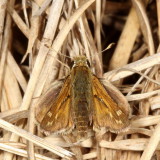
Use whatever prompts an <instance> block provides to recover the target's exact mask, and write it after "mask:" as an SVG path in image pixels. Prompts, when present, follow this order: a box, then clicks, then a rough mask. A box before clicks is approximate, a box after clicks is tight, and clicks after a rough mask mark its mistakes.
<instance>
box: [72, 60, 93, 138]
mask: <svg viewBox="0 0 160 160" xmlns="http://www.w3.org/2000/svg"><path fill="white" fill-rule="evenodd" d="M84 63H85V62H84ZM71 81H72V83H71V84H72V86H71V106H72V107H71V108H72V110H73V112H72V113H73V121H74V125H75V128H76V130H77V139H82V138H85V137H86V136H87V131H88V127H89V124H90V108H91V105H92V104H91V102H92V101H91V99H92V88H91V87H92V85H91V71H90V70H89V68H88V66H87V65H86V64H84V65H83V61H82V62H81V65H78V64H76V65H75V67H73V69H72V71H71Z"/></svg>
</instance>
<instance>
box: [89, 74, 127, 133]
mask: <svg viewBox="0 0 160 160" xmlns="http://www.w3.org/2000/svg"><path fill="white" fill-rule="evenodd" d="M92 82H93V97H94V98H93V101H94V105H93V106H94V114H93V127H94V128H95V129H96V128H97V129H99V128H100V127H107V128H108V129H109V130H110V131H113V132H118V131H120V130H122V129H123V128H126V127H127V126H128V125H129V123H128V113H127V112H126V110H124V109H123V108H122V107H121V106H119V105H118V104H117V103H116V102H115V101H114V100H113V99H112V98H111V96H110V95H109V94H108V93H107V91H106V90H105V88H104V86H103V85H102V84H101V82H100V81H99V79H98V78H97V77H96V76H93V77H92Z"/></svg>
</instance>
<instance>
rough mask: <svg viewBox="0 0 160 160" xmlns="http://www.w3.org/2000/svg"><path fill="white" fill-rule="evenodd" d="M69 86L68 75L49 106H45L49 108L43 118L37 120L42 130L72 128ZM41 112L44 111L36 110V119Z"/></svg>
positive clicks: (58, 130) (64, 130)
mask: <svg viewBox="0 0 160 160" xmlns="http://www.w3.org/2000/svg"><path fill="white" fill-rule="evenodd" d="M70 88H71V87H70V76H68V77H67V78H66V80H65V82H64V85H63V87H62V89H61V91H60V93H59V95H58V96H57V98H56V99H55V100H53V101H52V102H51V103H50V105H49V106H47V107H48V108H49V109H48V110H47V112H46V113H45V116H44V117H43V119H41V121H40V122H39V123H40V127H41V128H42V129H43V130H45V131H49V132H67V131H69V130H71V129H72V128H73V123H72V119H71V114H70V109H71V107H70V105H71V97H70ZM48 98H49V97H48ZM39 105H40V104H39ZM41 105H45V103H42V104H41ZM47 107H46V108H47ZM42 112H44V111H43V110H40V112H38V114H37V116H36V117H37V118H36V119H37V120H38V117H39V116H40V114H41V113H42Z"/></svg>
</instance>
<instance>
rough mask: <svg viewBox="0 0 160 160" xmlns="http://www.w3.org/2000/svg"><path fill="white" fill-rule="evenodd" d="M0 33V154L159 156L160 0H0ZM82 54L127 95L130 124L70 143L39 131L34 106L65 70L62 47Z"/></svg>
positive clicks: (114, 159) (134, 159) (11, 159)
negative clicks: (75, 143) (118, 129)
mask: <svg viewBox="0 0 160 160" xmlns="http://www.w3.org/2000/svg"><path fill="white" fill-rule="evenodd" d="M156 9H157V12H156ZM0 33H1V34H0V100H1V101H0V104H1V105H0V106H1V113H0V127H1V141H0V149H1V152H0V159H7V160H15V159H16V160H21V159H23V160H25V159H31V160H34V159H42V160H51V159H78V160H80V159H102V160H103V159H106V160H151V159H152V160H155V159H157V160H159V159H160V145H159V140H160V115H159V113H160V112H159V111H160V110H159V108H160V100H159V97H160V96H159V94H160V87H159V85H160V82H159V80H160V77H159V72H160V71H159V63H160V53H158V52H159V51H160V45H159V44H160V42H159V41H160V1H159V0H157V1H150V3H148V1H147V0H146V1H145V3H142V2H141V1H139V0H132V2H131V1H129V0H128V1H126V2H120V1H118V2H112V1H104V0H103V1H98V0H97V1H96V2H95V0H87V1H83V3H82V1H78V0H70V1H69V0H68V1H64V0H54V2H52V1H51V0H35V1H29V0H28V1H27V0H22V2H21V1H17V2H15V0H8V1H7V0H0ZM112 42H114V43H115V45H114V46H113V47H111V48H109V49H108V50H105V51H104V52H102V50H104V49H105V48H106V47H107V46H108V45H109V44H110V43H112ZM79 54H85V55H86V56H87V58H88V60H89V61H90V63H91V69H92V71H93V72H94V73H95V74H96V75H97V76H98V77H103V78H104V80H105V79H108V80H110V81H111V82H113V83H114V84H115V85H116V86H117V87H118V88H119V89H120V90H121V91H122V92H123V93H124V94H125V95H126V98H127V100H128V101H129V103H130V107H131V116H130V119H131V126H130V128H129V130H127V131H126V132H122V133H120V134H113V133H110V132H107V131H106V130H104V131H103V133H96V136H91V137H90V138H89V139H87V140H85V141H83V142H82V143H81V144H79V145H73V143H72V137H70V136H68V135H66V136H61V135H51V136H47V137H46V136H44V135H43V134H42V133H41V132H40V131H39V129H38V128H37V125H36V122H35V118H34V109H35V104H36V101H37V99H38V98H39V97H40V95H41V94H43V92H44V91H45V90H46V88H48V87H49V85H50V83H51V82H52V81H54V80H56V79H60V78H62V77H64V76H66V75H67V74H68V68H67V67H66V66H68V65H69V66H70V61H71V60H70V59H68V58H67V57H65V56H64V55H67V56H68V57H71V58H73V57H74V56H78V55H79Z"/></svg>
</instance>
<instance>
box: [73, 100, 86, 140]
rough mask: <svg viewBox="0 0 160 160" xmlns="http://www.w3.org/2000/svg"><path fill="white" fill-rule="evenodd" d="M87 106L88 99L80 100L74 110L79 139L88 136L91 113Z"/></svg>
mask: <svg viewBox="0 0 160 160" xmlns="http://www.w3.org/2000/svg"><path fill="white" fill-rule="evenodd" d="M87 108H88V107H87V102H86V101H79V102H78V103H77V107H76V109H75V111H74V116H73V120H74V123H75V128H76V130H77V139H82V138H85V137H87V130H88V125H89V116H88V115H89V113H88V110H87Z"/></svg>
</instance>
